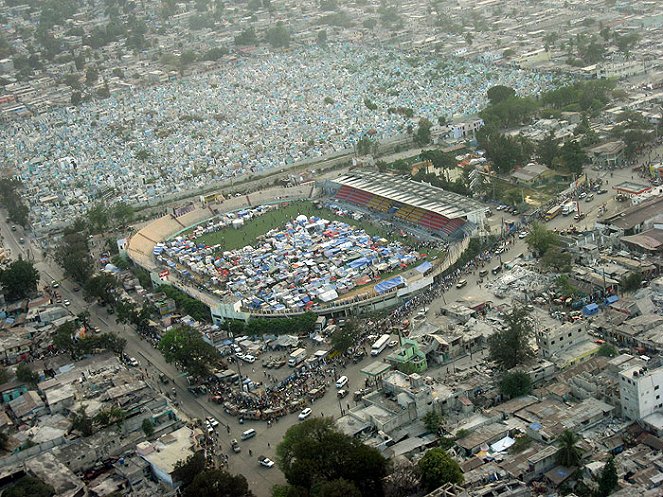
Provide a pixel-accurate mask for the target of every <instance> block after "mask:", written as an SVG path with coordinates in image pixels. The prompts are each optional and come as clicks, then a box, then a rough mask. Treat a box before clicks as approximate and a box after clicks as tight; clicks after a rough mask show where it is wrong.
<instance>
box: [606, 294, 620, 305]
mask: <svg viewBox="0 0 663 497" xmlns="http://www.w3.org/2000/svg"><path fill="white" fill-rule="evenodd" d="M618 300H619V297H618V296H617V295H610V297H608V298H607V299H605V302H606V303H607V304H608V305H610V304H614V303H615V302H617V301H618Z"/></svg>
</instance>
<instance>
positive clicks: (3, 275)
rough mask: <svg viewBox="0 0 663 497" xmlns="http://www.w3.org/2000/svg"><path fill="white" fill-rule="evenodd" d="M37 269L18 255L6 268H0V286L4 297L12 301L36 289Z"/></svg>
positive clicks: (26, 295)
mask: <svg viewBox="0 0 663 497" xmlns="http://www.w3.org/2000/svg"><path fill="white" fill-rule="evenodd" d="M38 282H39V271H37V270H36V269H35V267H34V265H33V264H32V263H31V262H29V261H24V260H23V259H22V258H20V257H19V259H18V260H17V261H14V262H12V263H11V264H10V265H9V266H8V267H7V268H6V269H0V287H2V288H3V290H4V294H5V298H6V299H7V300H8V301H10V302H13V301H15V300H20V299H23V298H26V297H28V296H29V295H31V294H33V293H34V292H35V291H36V290H37V283H38Z"/></svg>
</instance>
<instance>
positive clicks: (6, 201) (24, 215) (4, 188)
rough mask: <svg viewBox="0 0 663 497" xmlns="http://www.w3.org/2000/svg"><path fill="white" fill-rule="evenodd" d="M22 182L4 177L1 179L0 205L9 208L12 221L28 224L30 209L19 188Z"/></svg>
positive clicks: (8, 211)
mask: <svg viewBox="0 0 663 497" xmlns="http://www.w3.org/2000/svg"><path fill="white" fill-rule="evenodd" d="M21 186H22V184H21V182H20V181H19V180H16V179H10V178H2V179H0V205H2V206H3V207H4V208H5V209H7V214H8V216H9V220H10V221H11V222H12V223H16V224H20V225H21V226H27V225H28V221H29V217H28V214H29V213H30V210H29V209H28V207H27V206H26V205H25V203H24V202H23V199H22V198H21V195H20V193H19V189H20V188H21Z"/></svg>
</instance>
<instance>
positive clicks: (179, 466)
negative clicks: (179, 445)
mask: <svg viewBox="0 0 663 497" xmlns="http://www.w3.org/2000/svg"><path fill="white" fill-rule="evenodd" d="M203 471H205V454H204V452H203V451H202V450H199V451H197V452H194V453H193V454H191V455H190V456H189V457H187V458H186V459H185V460H181V461H177V462H176V463H175V469H174V471H173V481H175V482H179V483H180V488H181V489H186V488H187V487H188V486H189V485H191V483H192V482H193V479H194V478H195V477H196V475H198V474H200V473H202V472H203Z"/></svg>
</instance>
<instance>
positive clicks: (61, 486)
mask: <svg viewBox="0 0 663 497" xmlns="http://www.w3.org/2000/svg"><path fill="white" fill-rule="evenodd" d="M25 469H26V471H27V472H28V473H31V474H33V475H35V476H36V477H37V478H39V479H40V480H41V481H44V482H48V484H49V485H51V486H52V487H53V488H54V489H55V493H56V495H57V496H58V497H83V496H85V495H87V491H86V489H85V484H84V483H83V482H82V481H81V479H80V478H78V477H77V476H76V475H75V474H74V473H73V472H72V471H71V469H69V468H68V467H67V466H65V465H64V464H62V463H61V462H59V461H58V460H57V459H56V458H55V456H54V455H53V454H51V453H50V452H44V453H42V454H39V455H38V456H36V457H33V458H32V459H28V460H27V461H26V462H25Z"/></svg>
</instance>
